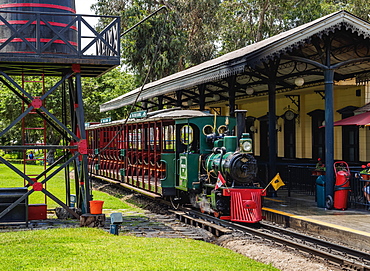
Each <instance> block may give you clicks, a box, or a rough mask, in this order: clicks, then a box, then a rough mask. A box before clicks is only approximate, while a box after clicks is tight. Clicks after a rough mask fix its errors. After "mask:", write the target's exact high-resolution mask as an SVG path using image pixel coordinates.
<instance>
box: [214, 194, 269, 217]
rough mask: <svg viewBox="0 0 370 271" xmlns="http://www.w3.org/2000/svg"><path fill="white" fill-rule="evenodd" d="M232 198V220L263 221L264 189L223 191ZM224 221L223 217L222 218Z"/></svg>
mask: <svg viewBox="0 0 370 271" xmlns="http://www.w3.org/2000/svg"><path fill="white" fill-rule="evenodd" d="M223 192H224V193H223V194H224V196H227V195H229V196H230V197H231V198H230V219H229V220H231V221H235V222H245V223H257V222H259V221H261V220H262V196H264V194H265V192H263V189H262V188H261V189H238V188H226V189H223ZM221 219H222V217H221Z"/></svg>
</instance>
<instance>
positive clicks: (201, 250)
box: [0, 228, 277, 271]
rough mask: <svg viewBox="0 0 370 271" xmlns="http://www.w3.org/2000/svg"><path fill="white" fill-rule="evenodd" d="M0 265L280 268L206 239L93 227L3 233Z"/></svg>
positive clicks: (6, 267) (37, 267) (42, 267)
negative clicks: (137, 234) (128, 233)
mask: <svg viewBox="0 0 370 271" xmlns="http://www.w3.org/2000/svg"><path fill="white" fill-rule="evenodd" d="M30 252H32V253H30ZM25 255H26V256H25ZM0 268H1V270H133V271H134V270H277V269H276V268H274V267H272V266H271V265H266V264H262V263H258V262H256V261H253V260H251V259H248V258H247V257H244V256H242V255H240V254H238V253H236V252H233V251H230V250H228V249H225V248H222V247H219V246H215V245H213V244H210V243H206V242H201V241H195V240H189V239H170V238H142V237H141V238H140V237H132V236H115V235H111V234H109V233H107V232H104V231H102V230H99V229H91V228H69V229H68V228H65V229H51V230H39V231H20V232H5V233H2V242H1V244H0Z"/></svg>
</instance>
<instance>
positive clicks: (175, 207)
mask: <svg viewBox="0 0 370 271" xmlns="http://www.w3.org/2000/svg"><path fill="white" fill-rule="evenodd" d="M173 200H174V197H172V196H171V197H170V202H171V205H172V207H173V208H174V209H175V210H178V209H179V207H180V203H174V202H173Z"/></svg>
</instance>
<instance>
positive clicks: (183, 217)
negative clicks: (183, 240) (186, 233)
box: [170, 210, 233, 236]
mask: <svg viewBox="0 0 370 271" xmlns="http://www.w3.org/2000/svg"><path fill="white" fill-rule="evenodd" d="M170 212H172V213H174V214H175V215H176V217H177V218H179V219H180V221H181V222H184V223H186V224H189V225H192V226H197V227H200V228H203V229H205V230H207V231H209V232H211V233H212V234H214V235H216V236H221V235H224V234H231V233H232V232H233V230H230V229H228V228H225V227H222V226H220V225H216V224H214V223H211V222H208V221H205V220H203V219H199V218H195V217H192V216H189V215H187V214H186V213H185V212H182V211H174V210H171V211H170Z"/></svg>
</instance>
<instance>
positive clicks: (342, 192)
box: [333, 161, 351, 210]
mask: <svg viewBox="0 0 370 271" xmlns="http://www.w3.org/2000/svg"><path fill="white" fill-rule="evenodd" d="M334 173H335V186H334V205H333V207H334V209H339V210H345V209H347V200H348V192H349V191H350V190H351V188H350V186H349V178H350V176H351V173H350V171H349V168H348V164H347V163H346V162H344V161H339V162H335V163H334Z"/></svg>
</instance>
